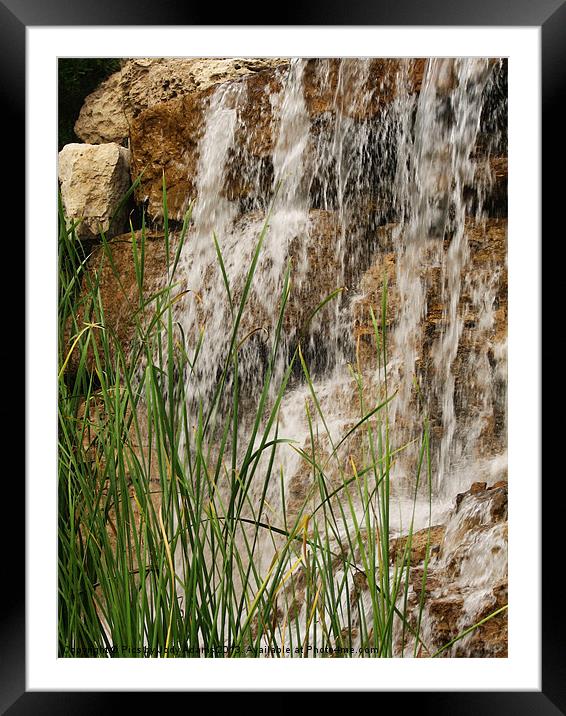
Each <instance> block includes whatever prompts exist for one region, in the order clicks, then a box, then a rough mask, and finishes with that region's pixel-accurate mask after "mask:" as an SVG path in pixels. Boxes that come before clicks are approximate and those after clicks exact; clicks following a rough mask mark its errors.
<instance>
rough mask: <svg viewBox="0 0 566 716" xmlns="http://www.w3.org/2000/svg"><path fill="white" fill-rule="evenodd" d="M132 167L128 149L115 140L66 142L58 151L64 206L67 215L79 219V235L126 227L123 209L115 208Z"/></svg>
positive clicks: (85, 236)
mask: <svg viewBox="0 0 566 716" xmlns="http://www.w3.org/2000/svg"><path fill="white" fill-rule="evenodd" d="M129 167H130V152H129V150H128V149H125V148H124V147H121V146H119V145H118V144H115V143H112V144H100V145H93V144H67V145H66V146H64V147H63V149H62V150H61V151H60V152H59V181H60V183H61V197H62V201H63V208H64V211H65V216H66V217H67V219H69V220H70V221H73V222H79V223H78V225H77V228H76V233H77V236H78V237H79V238H81V239H93V238H97V237H98V236H99V235H100V232H101V231H103V232H104V233H105V234H106V236H107V237H108V238H109V237H111V236H113V235H115V234H116V233H119V232H120V231H122V230H123V228H124V213H123V212H120V213H119V214H118V215H116V212H117V209H118V207H119V205H120V202H121V201H122V199H123V198H124V195H125V194H126V192H127V191H128V188H129V186H130V173H129Z"/></svg>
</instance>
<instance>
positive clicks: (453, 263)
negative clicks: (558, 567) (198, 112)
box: [176, 58, 506, 581]
mask: <svg viewBox="0 0 566 716" xmlns="http://www.w3.org/2000/svg"><path fill="white" fill-rule="evenodd" d="M381 62H382V64H381V65H380V64H379V63H378V62H376V61H373V60H370V59H359V60H357V59H347V60H332V59H326V60H304V59H297V60H292V61H291V62H290V64H289V67H288V68H283V69H281V70H279V73H278V76H277V82H276V87H275V89H273V85H270V84H268V83H266V85H265V92H266V93H268V97H267V106H269V107H271V117H270V121H269V123H268V126H267V130H266V131H268V132H269V134H270V141H268V142H267V146H268V149H267V151H265V150H264V151H262V152H260V153H255V154H254V152H253V151H250V145H249V142H248V141H246V140H247V138H249V136H251V135H252V134H253V132H254V131H256V129H257V128H255V127H251V126H247V125H246V116H247V114H246V112H247V109H249V106H248V105H249V96H248V93H249V92H250V91H251V90H250V88H249V85H248V83H247V82H246V80H245V79H244V80H240V81H238V82H232V83H225V84H221V85H219V86H218V87H217V89H216V90H215V92H214V93H213V94H212V96H211V99H210V102H209V105H208V107H207V110H206V116H205V121H204V130H203V133H202V137H201V140H200V147H199V154H200V159H199V164H198V174H197V177H196V187H197V195H196V201H195V204H194V209H193V224H192V227H191V229H190V232H189V236H188V240H187V241H186V244H185V246H184V247H183V250H182V252H181V260H180V268H179V273H180V274H181V276H182V278H183V281H184V283H185V288H187V289H188V290H189V291H190V293H191V294H192V297H193V298H192V299H191V298H190V297H189V299H188V300H185V301H183V302H182V303H181V304H180V306H179V307H178V308H177V313H176V320H177V321H178V322H179V325H180V326H181V328H182V332H183V336H184V337H185V339H186V341H187V347H188V353H189V354H190V353H191V351H193V350H194V349H195V348H196V345H197V341H198V337H199V336H200V334H201V330H204V339H203V344H202V348H201V352H200V357H199V363H198V372H197V375H196V378H195V374H194V373H191V374H190V375H186V376H185V377H184V379H185V380H186V381H190V386H188V387H187V391H186V392H187V394H193V395H195V394H196V395H198V399H199V400H200V401H203V403H204V404H205V405H206V401H207V400H208V399H209V398H210V396H211V395H212V394H213V391H214V387H215V386H216V384H217V381H218V379H219V370H220V366H222V365H223V363H224V360H225V358H226V354H227V350H228V341H227V336H228V334H227V327H228V326H229V325H231V321H232V310H231V308H230V305H229V302H228V299H227V293H226V288H225V284H224V277H223V276H222V273H221V271H220V268H219V265H218V261H217V256H216V249H215V246H214V242H213V240H212V234H213V232H214V234H215V235H216V237H217V240H218V244H219V246H220V249H221V251H222V255H223V258H224V263H225V270H226V274H227V280H228V283H229V285H230V287H231V292H232V297H233V300H234V302H235V303H237V301H238V298H239V296H240V295H241V292H242V290H243V287H244V284H245V280H246V272H247V270H248V268H249V265H250V262H251V259H252V256H253V252H254V249H255V246H256V243H257V240H258V236H259V234H260V232H261V230H262V227H263V226H264V223H265V221H266V219H267V221H268V224H269V229H268V231H267V234H266V238H265V243H264V245H263V248H262V252H261V254H260V258H259V262H258V266H257V270H256V274H255V278H254V281H253V284H252V288H251V292H250V297H249V301H248V306H247V309H246V311H245V313H244V316H243V319H242V324H241V336H242V338H245V337H246V336H251V337H250V338H249V339H248V340H245V342H244V343H243V347H242V350H241V355H240V367H239V371H240V379H241V381H242V387H241V391H242V410H243V411H245V410H246V406H248V405H253V404H254V400H257V396H258V394H259V391H260V387H261V385H262V382H263V376H264V374H265V370H266V366H267V361H268V356H269V350H270V345H271V340H272V337H273V330H274V326H275V325H276V323H277V318H278V314H279V304H280V295H281V290H282V286H283V276H284V273H285V270H286V268H287V265H288V262H289V261H290V262H291V266H292V272H291V281H292V290H291V298H290V302H289V307H288V318H287V319H286V320H285V323H284V331H283V345H282V349H281V351H280V354H279V359H278V362H276V364H275V366H274V378H273V386H274V388H273V391H272V394H271V396H270V398H271V399H273V397H274V391H276V388H277V386H278V385H279V383H280V381H281V379H282V377H283V374H284V371H285V368H286V365H287V362H288V359H289V356H290V355H291V354H292V352H293V351H294V349H295V347H296V344H297V341H298V340H299V337H300V338H301V344H302V349H303V353H304V356H305V360H306V361H307V363H308V365H309V368H310V370H311V375H312V377H313V382H314V385H315V388H316V391H317V394H318V396H319V400H320V407H321V410H322V412H323V414H324V415H325V416H326V426H323V425H322V423H321V420H320V418H319V417H317V415H316V410H314V409H313V413H311V417H312V418H313V420H314V422H315V423H316V429H317V430H319V431H320V436H321V437H320V446H321V449H322V450H325V449H326V450H327V451H328V450H329V448H328V446H329V444H331V443H337V442H338V441H339V440H340V438H341V437H342V436H343V435H344V434H345V433H346V432H347V431H348V430H349V428H350V427H351V426H352V424H353V423H355V421H356V420H357V419H359V415H360V412H359V405H358V402H357V399H356V395H357V389H356V383H355V380H354V378H353V375H352V372H351V370H350V369H349V364H354V365H355V364H356V363H357V361H361V363H362V364H363V370H362V374H363V383H364V386H365V388H366V389H367V390H368V391H369V393H370V394H372V395H378V394H379V391H380V390H382V388H383V381H384V371H383V367H381V369H380V368H379V367H378V366H377V363H376V360H375V358H374V357H372V348H371V346H372V330H371V326H372V324H371V319H370V316H369V311H368V305H369V304H371V303H373V309H374V311H375V313H376V314H377V315H379V312H380V310H381V307H380V297H379V296H380V289H381V287H382V285H383V276H384V274H385V273H386V274H387V275H388V303H389V306H388V317H387V321H388V324H389V325H388V329H389V338H388V383H389V385H388V391H389V392H390V393H392V392H394V391H397V394H396V399H395V401H394V402H392V404H391V411H390V421H391V439H392V442H393V443H394V445H396V446H400V445H403V444H405V443H410V442H411V441H413V440H415V439H417V438H418V437H419V436H420V435H421V433H422V425H423V416H425V415H428V416H429V418H430V423H431V430H432V433H431V435H432V459H433V470H432V475H433V498H434V499H433V514H432V516H431V515H429V510H428V500H427V495H426V490H424V491H423V490H421V492H420V493H419V499H418V502H417V509H416V510H415V512H414V519H415V524H414V528H415V529H419V528H422V527H425V526H426V525H427V524H428V523H429V520H432V523H433V524H435V523H440V522H442V521H443V520H444V518H445V517H446V514H447V513H448V512H449V510H450V509H451V508H452V506H453V504H454V497H455V495H456V494H457V493H459V492H461V491H463V490H466V489H468V488H469V486H470V484H471V483H472V482H474V481H477V480H482V479H484V480H486V481H487V482H488V483H493V482H495V481H497V480H498V479H500V478H501V477H502V476H505V475H506V458H505V440H504V435H505V424H506V423H505V421H506V418H505V373H506V362H505V361H506V343H505V336H504V335H499V334H498V333H497V331H495V329H494V327H495V325H496V320H498V314H497V310H498V308H499V296H498V291H499V290H500V289H499V282H500V278H501V275H502V272H504V270H505V267H504V266H501V265H497V264H496V263H494V262H493V261H488V262H487V263H484V264H480V263H478V261H477V260H476V259H474V256H475V255H476V254H477V252H478V250H479V251H480V253H481V247H482V246H483V245H484V244H485V242H487V241H489V240H490V238H489V237H490V234H489V231H488V230H490V229H489V227H490V226H491V224H490V223H489V222H490V221H491V218H490V217H489V216H488V215H487V212H486V210H485V209H484V203H483V201H484V197H485V196H487V195H488V194H489V188H490V182H491V181H492V180H491V178H490V177H489V175H488V174H486V173H485V172H484V174H482V173H481V169H482V167H485V166H486V164H489V161H490V158H491V155H492V154H493V153H494V152H496V151H497V147H496V143H497V142H498V141H500V140H501V137H500V136H495V135H494V134H493V136H492V138H491V139H489V136H488V133H486V131H485V127H484V125H485V124H486V122H488V120H489V117H488V118H487V119H486V112H487V111H488V109H489V108H488V109H486V107H487V104H486V103H488V102H489V101H490V100H489V98H490V97H491V95H490V92H491V91H492V88H493V86H494V84H495V83H496V81H497V77H498V75H497V73H498V71H500V69H501V64H500V63H497V62H491V61H488V60H486V59H474V58H472V59H458V60H450V59H432V60H428V61H426V62H422V63H421V66H419V63H418V61H415V60H399V61H394V62H392V63H391V66H388V70H387V75H380V74H379V69H380V67H382V65H383V62H384V61H381ZM419 67H420V69H419ZM419 73H420V74H421V75H422V76H420V77H419ZM383 76H386V79H387V81H384V80H383ZM490 116H492V115H490ZM486 136H487V137H488V138H487V139H486ZM235 176H236V177H239V179H240V180H241V181H242V183H243V184H244V185H245V186H246V192H245V197H244V198H243V197H242V193H240V194H239V195H234V192H230V191H229V190H227V184H228V183H229V182H230V181H231V180H233V178H234V177H235ZM482 177H483V178H482ZM268 207H271V214H270V216H269V218H267V213H266V211H267V208H268ZM482 242H483V243H482ZM478 246H479V247H480V248H479V249H478V248H477V247H478ZM474 251H475V252H476V253H475V254H474ZM472 254H473V255H472ZM372 277H373V278H372ZM337 288H345V289H346V290H343V291H341V292H340V293H339V295H338V296H337V297H336V298H335V299H334V300H333V301H331V302H329V303H328V305H326V306H325V307H324V309H323V310H322V311H321V312H320V313H319V314H317V316H316V318H315V319H314V320H313V321H312V322H310V323H309V324H308V329H307V330H306V331H305V325H306V323H305V321H306V318H307V316H308V315H309V313H310V312H311V311H312V310H313V309H314V308H315V307H316V305H318V303H320V302H321V301H322V300H323V299H324V298H325V297H326V296H327V295H328V294H330V293H331V292H332V291H334V290H335V289H337ZM494 335H495V337H494ZM364 351H365V352H364ZM360 356H361V357H360ZM299 373H300V372H298V371H296V372H295V373H294V374H293V376H292V378H291V382H290V389H289V390H288V391H287V394H286V396H285V398H284V400H283V402H282V404H281V407H280V412H279V424H278V431H279V435H286V436H292V437H293V438H294V439H295V440H296V441H297V445H298V446H299V447H301V448H306V447H308V445H309V442H310V430H311V427H310V426H309V421H308V419H307V413H306V412H305V404H306V405H308V404H309V400H310V392H309V388H308V386H307V385H306V383H305V381H304V379H303V378H301V376H300V374H299ZM195 385H196V386H197V389H196V393H195ZM416 386H417V387H416ZM311 409H312V405H311ZM494 416H497V419H495V418H494ZM242 420H243V424H246V415H245V414H243V416H242ZM495 423H496V427H494V424H495ZM327 431H328V433H329V435H328V434H326V433H327ZM502 436H503V437H502ZM244 442H245V441H244ZM352 450H353V448H352ZM354 453H355V450H354ZM417 453H418V441H417V442H415V443H414V444H413V445H412V446H409V447H408V448H407V449H406V450H405V451H404V452H403V454H402V455H401V456H400V457H399V459H398V460H397V461H396V462H395V465H394V467H393V470H392V474H393V492H392V500H393V503H392V504H393V506H392V509H391V522H390V528H391V533H392V534H393V535H397V534H403V533H405V532H406V530H407V527H408V524H409V521H410V519H411V516H412V515H413V509H414V503H413V482H414V477H413V472H412V471H413V469H414V463H415V459H416V456H417ZM352 455H353V453H352V452H350V453H348V454H346V455H345V459H349V458H351V457H352ZM355 457H356V459H357V456H355ZM277 461H278V463H277V465H276V469H275V470H274V473H275V474H281V475H282V476H283V482H284V486H285V494H286V495H287V498H286V499H287V505H286V508H287V510H289V511H290V512H292V511H293V509H295V507H296V505H295V506H294V505H293V504H292V503H293V500H295V501H300V500H301V499H304V496H305V494H307V492H308V489H307V488H308V484H307V483H308V477H305V475H304V470H302V468H301V458H300V456H299V455H298V453H297V452H296V451H295V450H293V449H291V448H286V447H283V448H282V449H281V450H280V451H279V453H278V457H277ZM258 489H259V488H258ZM250 495H251V500H252V501H253V500H254V499H256V498H258V499H259V497H258V494H256V493H255V492H254V487H253V486H252V488H251V493H250ZM280 499H281V490H280V485H279V484H274V485H272V486H270V489H269V492H268V494H267V502H268V504H269V505H270V509H271V510H272V515H271V516H272V520H273V523H274V524H276V523H277V519H278V518H277V515H278V514H280V513H281V508H282V506H281V504H280ZM273 549H274V547H273V540H271V539H266V544H265V545H263V546H261V550H262V551H261V555H262V557H261V568H262V569H267V568H268V567H269V564H270V561H271V559H272V556H273ZM472 562H473V560H472ZM472 562H471V563H472ZM474 564H475V563H474ZM497 569H498V570H499V571H501V570H502V565H501V564H500V563H499V562H498V563H497ZM476 571H477V570H476ZM472 572H473V570H471V571H470V574H469V575H468V577H469V578H470V579H472V580H473V579H475V578H476V577H477V579H478V580H480V581H481V580H482V579H485V574H483V575H476V577H474V574H472Z"/></svg>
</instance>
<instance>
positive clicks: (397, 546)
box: [389, 525, 446, 567]
mask: <svg viewBox="0 0 566 716" xmlns="http://www.w3.org/2000/svg"><path fill="white" fill-rule="evenodd" d="M445 529H446V528H445V527H444V526H443V525H435V526H434V527H431V528H430V533H429V529H428V528H426V529H423V530H418V531H417V532H415V533H414V534H413V535H412V537H411V549H410V563H411V566H413V567H414V566H416V565H418V564H420V563H421V562H423V561H424V559H425V556H426V551H427V546H428V547H429V557H430V555H433V554H437V553H438V551H439V550H440V546H441V545H442V541H443V539H444V532H445ZM408 539H409V538H408V536H405V537H398V538H396V539H393V540H391V543H390V547H389V550H390V552H389V557H390V560H391V562H392V563H395V562H396V560H398V559H400V558H401V557H402V556H403V555H404V553H405V550H406V547H407V542H408Z"/></svg>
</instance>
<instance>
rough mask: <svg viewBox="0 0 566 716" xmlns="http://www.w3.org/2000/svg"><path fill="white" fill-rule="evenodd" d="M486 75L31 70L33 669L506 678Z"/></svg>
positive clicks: (302, 60) (470, 69) (495, 216)
mask: <svg viewBox="0 0 566 716" xmlns="http://www.w3.org/2000/svg"><path fill="white" fill-rule="evenodd" d="M377 50H378V45H376V51H377ZM508 65H509V62H508V58H507V57H506V56H480V55H473V56H470V55H467V54H465V55H464V54H463V55H462V56H452V55H450V56H444V55H434V56H433V55H430V56H399V57H392V56H389V55H383V56H380V55H379V54H376V55H375V56H366V55H363V56H362V55H361V56H359V57H352V56H348V57H345V56H343V57H333V56H332V57H324V56H312V57H311V56H287V57H279V56H242V57H234V56H226V57H217V56H210V57H203V56H186V57H185V56H182V57H181V56H172V57H166V56H163V57H161V56H160V57H139V56H129V57H100V56H97V57H88V56H84V57H71V56H65V57H60V58H59V59H58V63H57V105H58V116H57V135H58V136H57V143H58V146H57V153H58V157H57V179H58V191H57V196H55V195H53V203H54V204H55V203H56V204H57V212H58V245H57V274H58V275H57V352H58V365H57V376H56V381H57V391H58V396H57V411H58V425H57V471H58V475H57V585H56V590H57V642H58V643H57V655H58V657H59V658H61V659H77V658H93V657H94V658H102V659H108V658H150V659H151V658H155V659H163V658H169V659H171V658H175V659H179V658H181V659H225V658H230V659H234V658H259V659H277V660H280V659H309V660H311V659H336V658H345V659H368V658H386V659H414V658H418V659H431V658H432V659H434V658H442V659H494V658H496V659H506V658H507V657H508V656H509V647H508V412H509V411H508V363H507V349H508V300H507V297H508V123H509V120H510V118H509V116H508V114H509V113H508V96H509V92H508ZM511 119H512V117H511ZM512 167H513V165H512ZM510 181H513V170H512V171H511V174H510ZM526 290H528V288H527V289H526ZM533 477H534V476H533ZM517 487H518V484H516V483H514V482H513V480H512V484H511V487H510V491H511V493H513V490H515V489H517ZM519 489H521V486H520V485H519ZM510 499H512V498H510ZM509 546H510V548H511V549H512V544H510V545H509ZM54 588H55V587H54Z"/></svg>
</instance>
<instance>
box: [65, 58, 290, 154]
mask: <svg viewBox="0 0 566 716" xmlns="http://www.w3.org/2000/svg"><path fill="white" fill-rule="evenodd" d="M285 63H286V60H284V59H281V58H267V59H261V58H238V57H235V58H189V59H182V58H171V59H167V58H138V59H130V60H127V61H126V62H124V65H123V67H122V68H121V69H120V70H119V71H118V72H115V73H114V74H113V75H111V76H110V77H109V78H108V79H107V80H106V81H105V82H103V83H102V84H101V85H100V86H99V87H98V88H97V89H96V90H95V91H94V92H93V93H92V94H90V95H89V96H88V97H87V98H86V100H85V102H84V105H83V107H82V109H81V112H80V114H79V117H78V119H77V122H76V124H75V133H76V134H77V136H78V137H80V138H81V139H82V140H83V141H84V142H88V143H91V144H102V143H104V142H118V143H124V142H125V141H126V140H127V138H128V137H129V134H130V125H131V123H132V121H133V120H134V119H135V118H136V117H137V116H138V115H139V114H140V112H142V111H143V110H144V109H147V108H148V107H153V106H155V105H158V104H161V103H162V102H167V101H169V100H172V99H176V98H179V97H183V96H185V95H187V94H190V93H192V92H195V91H197V92H198V91H202V90H206V89H207V88H209V87H212V86H213V85H216V84H218V83H221V82H226V81H228V80H233V79H237V78H240V77H245V76H247V75H249V74H252V73H254V72H259V71H261V70H264V69H266V68H270V67H276V66H280V65H283V64H285Z"/></svg>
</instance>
